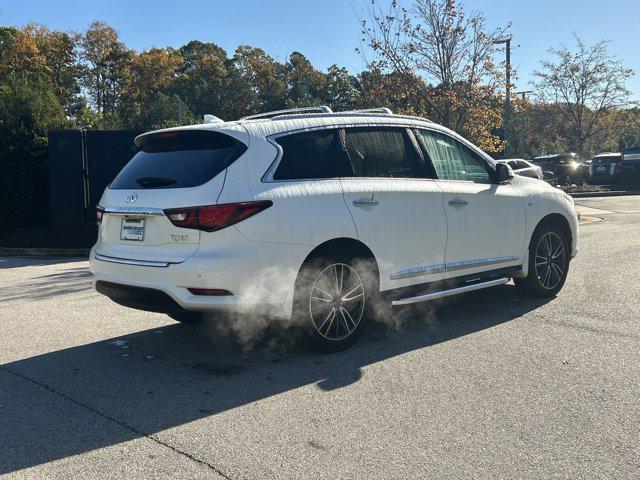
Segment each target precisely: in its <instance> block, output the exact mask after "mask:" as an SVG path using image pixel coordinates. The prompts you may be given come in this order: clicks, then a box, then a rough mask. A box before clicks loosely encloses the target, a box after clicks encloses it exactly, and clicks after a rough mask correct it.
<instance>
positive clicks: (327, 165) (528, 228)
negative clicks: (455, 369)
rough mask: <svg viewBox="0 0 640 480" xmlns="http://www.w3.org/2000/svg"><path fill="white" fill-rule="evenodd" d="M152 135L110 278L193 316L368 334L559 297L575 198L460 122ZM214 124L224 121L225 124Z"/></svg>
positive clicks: (129, 175)
mask: <svg viewBox="0 0 640 480" xmlns="http://www.w3.org/2000/svg"><path fill="white" fill-rule="evenodd" d="M209 122H211V123H206V124H203V125H194V126H187V127H179V128H171V129H166V130H159V131H154V132H149V133H145V134H143V135H140V136H139V137H137V138H136V140H135V144H136V146H137V148H138V149H139V151H138V153H136V154H135V156H134V157H133V158H132V159H131V161H130V162H129V163H128V164H127V165H126V167H125V168H124V169H123V170H122V171H121V172H120V173H119V174H118V176H117V177H116V178H115V180H114V181H113V183H111V185H110V186H109V187H108V188H107V189H106V190H105V192H104V194H103V196H102V198H101V200H100V204H99V206H98V208H97V211H96V215H97V222H98V223H99V225H100V227H99V235H98V241H97V243H96V245H95V246H94V247H93V248H92V250H91V257H90V261H91V270H92V271H93V273H94V280H93V284H94V287H95V289H96V290H97V291H98V292H100V293H102V294H104V295H106V296H108V297H110V298H111V299H112V300H114V301H115V302H117V303H119V304H121V305H125V306H128V307H132V308H136V309H142V310H150V311H155V312H163V313H166V314H168V315H169V316H170V317H172V318H173V319H175V320H178V321H180V322H186V323H193V322H197V321H200V320H201V319H202V318H203V313H205V312H225V311H227V312H228V311H232V312H251V313H256V312H257V313H261V314H266V315H269V316H273V317H278V318H284V319H287V320H288V321H289V322H290V324H292V325H296V326H298V328H299V329H300V330H302V331H304V332H305V335H306V338H307V339H308V342H309V345H311V346H313V347H314V348H316V349H320V350H324V351H332V350H338V349H341V348H344V347H346V346H348V345H349V344H351V343H352V342H353V341H355V339H356V338H357V337H358V336H359V335H360V333H361V332H362V330H363V329H364V327H365V325H366V323H367V321H369V320H370V319H371V318H373V317H374V316H375V315H388V314H389V313H388V311H389V310H390V307H392V306H400V305H408V304H414V303H418V302H426V301H429V300H433V299H436V298H442V297H446V296H450V295H455V294H458V293H464V292H469V291H472V290H478V289H482V288H487V287H492V286H496V285H501V284H504V283H506V282H508V281H509V280H510V279H511V278H513V279H515V282H516V285H517V287H518V288H519V289H521V290H522V291H524V292H527V293H528V294H532V295H537V296H545V297H549V296H553V295H555V294H557V293H558V292H559V291H560V289H561V288H562V286H563V284H564V282H565V279H566V278H567V271H568V268H569V262H570V259H571V258H573V256H574V255H576V253H577V241H578V235H577V219H576V215H575V212H574V207H573V201H572V199H571V197H569V196H568V195H566V194H565V193H563V192H561V191H560V190H558V189H555V188H553V187H551V186H550V185H547V184H546V183H544V182H538V181H534V180H533V179H530V178H525V177H520V176H514V174H513V171H512V169H511V168H510V167H509V166H507V165H503V164H500V163H496V162H495V161H494V160H493V159H491V158H490V157H489V156H488V155H486V154H485V153H483V152H482V151H481V150H480V149H479V148H477V147H476V146H474V145H472V144H471V143H470V142H468V141H467V140H465V139H464V138H462V137H461V136H459V135H457V134H456V133H454V132H452V131H450V130H448V129H446V128H444V127H442V126H440V125H437V124H435V123H432V122H430V121H428V120H425V119H422V118H416V117H409V116H402V115H393V114H391V113H390V111H389V110H387V109H376V110H373V111H370V110H369V111H350V112H339V113H334V112H332V111H331V110H330V109H329V108H328V107H321V108H308V109H293V110H287V111H279V112H271V113H265V114H260V115H254V116H249V117H244V118H242V119H240V120H238V121H231V122H222V121H217V119H213V120H212V119H209ZM213 122H215V123H213Z"/></svg>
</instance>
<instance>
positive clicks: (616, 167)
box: [613, 163, 620, 173]
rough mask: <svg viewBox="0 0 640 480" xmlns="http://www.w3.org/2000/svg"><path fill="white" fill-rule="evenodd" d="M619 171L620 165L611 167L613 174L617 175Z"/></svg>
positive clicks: (616, 164)
mask: <svg viewBox="0 0 640 480" xmlns="http://www.w3.org/2000/svg"><path fill="white" fill-rule="evenodd" d="M619 171H620V164H619V163H614V165H613V173H618V172H619Z"/></svg>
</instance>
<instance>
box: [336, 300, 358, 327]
mask: <svg viewBox="0 0 640 480" xmlns="http://www.w3.org/2000/svg"><path fill="white" fill-rule="evenodd" d="M339 310H340V315H342V320H344V326H345V328H346V329H347V333H351V330H353V329H354V328H356V322H354V321H353V318H351V314H350V313H349V311H348V310H347V309H346V308H344V307H343V306H340V309H339ZM350 324H351V326H349V325H350Z"/></svg>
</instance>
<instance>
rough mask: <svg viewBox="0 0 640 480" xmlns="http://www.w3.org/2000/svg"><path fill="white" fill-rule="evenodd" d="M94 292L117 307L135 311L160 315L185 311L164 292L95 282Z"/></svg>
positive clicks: (99, 281)
mask: <svg viewBox="0 0 640 480" xmlns="http://www.w3.org/2000/svg"><path fill="white" fill-rule="evenodd" d="M95 289H96V292H98V293H101V294H102V295H105V296H107V297H109V298H110V299H111V300H113V301H114V302H116V303H117V304H119V305H122V306H124V307H129V308H135V309H136V310H146V311H148V312H160V313H180V312H184V311H186V310H185V309H184V308H182V307H181V306H180V305H179V304H178V303H177V302H176V301H175V300H174V299H173V298H171V297H170V296H169V295H167V294H166V293H165V292H162V291H160V290H155V289H153V288H145V287H134V286H131V285H123V284H119V283H111V282H105V281H104V280H97V281H96V282H95Z"/></svg>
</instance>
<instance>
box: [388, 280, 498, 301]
mask: <svg viewBox="0 0 640 480" xmlns="http://www.w3.org/2000/svg"><path fill="white" fill-rule="evenodd" d="M508 281H509V277H500V278H494V279H493V280H487V281H486V282H480V283H474V284H473V285H465V286H464V287H457V288H452V289H450V290H441V291H439V292H431V293H425V294H424V295H417V296H415V297H408V298H401V299H400V300H394V301H393V302H391V305H394V306H396V305H410V304H412V303H420V302H428V301H429V300H435V299H437V298H444V297H450V296H451V295H457V294H459V293H466V292H473V291H474V290H480V289H482V288H489V287H496V286H498V285H503V284H505V283H507V282H508Z"/></svg>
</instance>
